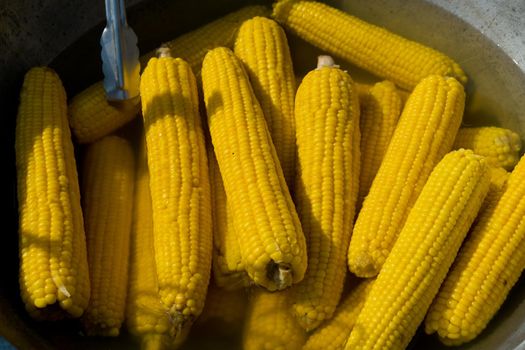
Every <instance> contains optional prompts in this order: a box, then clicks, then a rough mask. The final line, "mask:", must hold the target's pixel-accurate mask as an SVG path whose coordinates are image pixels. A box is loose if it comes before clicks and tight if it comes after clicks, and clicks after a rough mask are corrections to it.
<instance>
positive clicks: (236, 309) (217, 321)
mask: <svg viewBox="0 0 525 350" xmlns="http://www.w3.org/2000/svg"><path fill="white" fill-rule="evenodd" d="M247 303H248V298H247V294H246V291H245V290H243V289H237V290H234V291H229V290H226V289H223V288H219V287H217V286H216V285H215V284H214V283H210V287H209V288H208V294H207V296H206V303H205V305H204V310H202V314H201V315H200V316H199V318H198V319H197V321H196V322H195V325H194V329H196V330H197V331H199V330H201V331H202V332H203V333H205V334H206V335H207V336H210V334H212V335H213V336H218V337H227V336H234V335H236V334H237V333H239V332H240V331H241V329H242V328H241V326H242V323H243V320H244V316H245V314H246V306H247Z"/></svg>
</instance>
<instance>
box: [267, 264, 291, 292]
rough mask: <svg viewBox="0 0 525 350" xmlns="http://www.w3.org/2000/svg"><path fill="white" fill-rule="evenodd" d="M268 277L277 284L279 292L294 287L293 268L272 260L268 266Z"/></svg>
mask: <svg viewBox="0 0 525 350" xmlns="http://www.w3.org/2000/svg"><path fill="white" fill-rule="evenodd" d="M266 272H267V277H268V279H269V280H270V281H273V283H275V286H276V288H277V290H283V289H285V288H288V287H289V286H291V285H292V282H293V272H292V267H291V266H290V265H289V264H285V263H276V262H275V261H273V260H270V262H269V263H268V265H266Z"/></svg>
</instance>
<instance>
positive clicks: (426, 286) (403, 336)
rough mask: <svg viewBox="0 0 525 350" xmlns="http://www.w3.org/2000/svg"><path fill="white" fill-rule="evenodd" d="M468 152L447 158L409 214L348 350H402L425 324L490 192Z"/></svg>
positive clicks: (481, 165) (481, 164)
mask: <svg viewBox="0 0 525 350" xmlns="http://www.w3.org/2000/svg"><path fill="white" fill-rule="evenodd" d="M489 182H490V181H489V176H488V165H487V164H486V162H485V160H484V159H483V157H480V156H478V155H475V154H474V153H472V151H466V150H459V151H454V152H451V153H449V154H447V155H446V156H445V157H444V158H443V160H442V161H441V162H439V163H438V165H436V167H435V169H434V170H433V171H432V174H431V175H430V177H429V179H428V181H427V183H426V184H425V186H424V188H423V190H422V192H421V195H420V196H419V198H418V199H417V201H416V203H415V205H414V207H413V208H412V210H411V211H410V214H409V216H408V218H407V221H406V223H405V226H404V227H403V230H402V231H401V233H400V234H399V238H398V240H397V242H396V244H395V245H394V247H393V249H392V252H391V253H390V255H389V256H388V258H387V259H386V261H385V264H384V266H383V268H382V270H381V272H380V273H379V276H378V277H377V279H376V281H375V282H374V285H373V286H372V289H371V290H370V293H369V295H368V297H367V299H366V301H365V305H364V306H363V309H362V310H361V313H360V314H359V317H358V318H357V321H356V323H355V325H354V328H353V330H352V333H351V334H350V337H349V339H348V342H347V343H346V347H345V348H346V349H353V350H357V349H404V348H405V347H406V346H407V345H408V343H409V342H410V339H411V338H412V336H413V335H414V333H415V332H416V329H417V327H418V326H419V324H420V323H421V321H423V318H424V317H425V313H426V311H427V309H428V307H429V306H430V303H431V302H432V299H433V298H434V296H435V295H436V294H437V292H438V290H439V286H440V285H441V282H442V281H443V280H444V278H445V275H446V274H447V271H448V269H449V267H450V265H451V264H452V262H453V261H454V258H455V257H456V253H457V251H458V249H459V247H460V245H461V242H462V241H463V239H464V238H465V235H466V234H467V231H468V229H469V227H470V225H471V224H472V221H473V220H474V218H475V217H476V214H477V212H478V210H479V208H480V206H481V203H482V202H483V199H484V197H485V195H486V194H487V191H488V189H489Z"/></svg>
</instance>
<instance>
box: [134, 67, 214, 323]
mask: <svg viewBox="0 0 525 350" xmlns="http://www.w3.org/2000/svg"><path fill="white" fill-rule="evenodd" d="M140 93H141V96H142V112H143V117H144V128H145V132H146V144H147V149H148V152H147V154H148V167H149V172H150V190H151V202H152V208H153V237H154V239H153V242H154V249H155V262H156V267H157V277H158V289H159V294H160V298H161V302H162V303H163V305H164V307H166V308H167V309H168V310H169V316H170V318H171V322H172V326H173V327H174V328H175V329H177V330H180V329H183V328H185V327H184V325H185V324H186V323H187V322H190V323H191V321H192V320H193V319H194V318H196V317H197V316H198V315H199V314H200V313H201V311H202V308H203V306H204V299H205V297H206V291H207V288H208V281H209V277H210V268H211V255H212V229H211V203H210V183H209V174H208V164H207V163H208V161H207V156H206V148H205V144H204V134H203V130H202V126H201V121H200V115H199V109H198V95H197V94H198V93H197V84H196V81H195V77H194V75H193V73H192V72H191V68H190V66H189V65H188V64H187V63H186V62H185V61H183V60H181V59H174V58H171V57H161V58H158V59H157V58H152V59H151V60H150V61H149V63H148V66H147V67H146V69H145V70H144V73H143V74H142V78H141V85H140Z"/></svg>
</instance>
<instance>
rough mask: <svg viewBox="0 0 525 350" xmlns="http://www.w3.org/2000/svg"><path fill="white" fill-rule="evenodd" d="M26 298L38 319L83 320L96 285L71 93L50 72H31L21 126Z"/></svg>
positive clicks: (22, 259) (19, 176)
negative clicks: (70, 108) (75, 147)
mask: <svg viewBox="0 0 525 350" xmlns="http://www.w3.org/2000/svg"><path fill="white" fill-rule="evenodd" d="M15 151H16V170H17V180H18V186H17V190H18V212H19V254H20V292H21V296H22V300H23V302H24V304H25V307H26V310H27V311H28V312H29V314H30V315H31V316H32V317H34V318H40V319H42V318H61V317H66V316H69V317H71V316H72V317H79V316H80V315H82V313H83V312H84V310H85V308H86V307H87V304H88V299H89V294H90V285H89V272H88V266H87V253H86V241H85V235H84V225H83V220H82V210H81V208H80V191H79V186H78V177H77V170H76V164H75V157H74V154H73V144H72V142H71V134H70V131H69V127H68V121H67V105H66V93H65V91H64V88H63V87H62V82H61V81H60V78H59V77H58V75H57V74H56V73H55V72H54V71H52V70H51V69H49V68H45V67H36V68H32V69H31V70H29V72H27V74H26V76H25V79H24V85H23V86H22V92H21V95H20V106H19V108H18V116H17V120H16V136H15Z"/></svg>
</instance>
